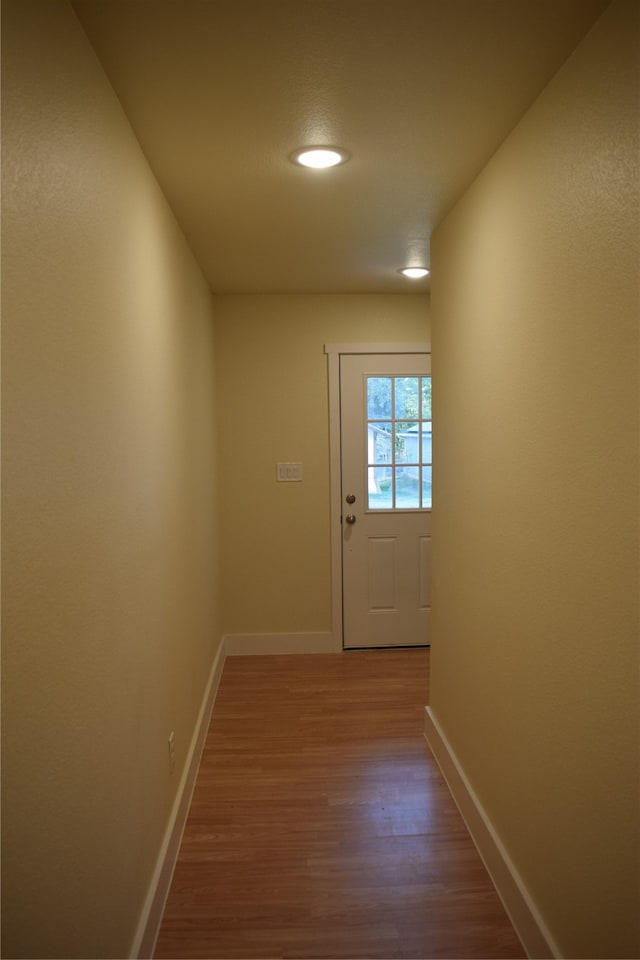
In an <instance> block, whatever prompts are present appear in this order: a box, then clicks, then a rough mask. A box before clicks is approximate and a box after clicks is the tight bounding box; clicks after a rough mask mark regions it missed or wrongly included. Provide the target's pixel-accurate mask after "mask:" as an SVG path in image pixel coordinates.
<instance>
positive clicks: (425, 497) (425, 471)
mask: <svg viewBox="0 0 640 960" xmlns="http://www.w3.org/2000/svg"><path fill="white" fill-rule="evenodd" d="M431 504H432V498H431V467H423V468H422V506H423V507H424V509H425V510H430V509H431Z"/></svg>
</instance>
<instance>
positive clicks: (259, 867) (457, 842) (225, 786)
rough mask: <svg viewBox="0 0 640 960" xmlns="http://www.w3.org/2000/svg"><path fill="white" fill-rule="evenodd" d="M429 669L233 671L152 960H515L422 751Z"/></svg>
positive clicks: (230, 667)
mask: <svg viewBox="0 0 640 960" xmlns="http://www.w3.org/2000/svg"><path fill="white" fill-rule="evenodd" d="M428 663H429V652H428V650H424V649H408V650H397V649H396V650H375V651H354V652H352V653H345V654H318V655H308V656H303V657H301V656H275V657H233V658H229V659H227V661H226V663H225V668H224V672H223V676H222V680H221V683H220V688H219V693H218V699H217V701H216V706H215V709H214V714H213V718H212V721H211V726H210V729H209V732H208V735H207V741H206V744H205V749H204V754H203V758H202V763H201V767H200V771H199V775H198V781H197V783H196V788H195V792H194V796H193V801H192V805H191V809H190V813H189V818H188V821H187V826H186V829H185V834H184V838H183V842H182V845H181V849H180V853H179V857H178V862H177V865H176V870H175V874H174V878H173V883H172V887H171V890H170V893H169V898H168V901H167V905H166V908H165V912H164V917H163V922H162V925H161V929H160V935H159V938H158V942H157V945H156V952H155V956H156V957H157V958H160V960H162V958H180V957H193V958H199V957H208V958H220V957H226V958H263V957H264V958H266V957H280V958H294V957H297V958H306V957H326V958H350V957H353V958H356V957H360V958H371V960H374V958H383V957H386V958H390V957H440V958H445V957H459V958H460V957H470V958H472V957H489V956H490V957H495V958H500V957H510V958H517V957H524V956H525V954H524V952H523V950H522V947H521V946H520V943H519V941H518V938H517V937H516V934H515V933H514V931H513V928H512V927H511V924H510V922H509V920H508V918H507V916H506V914H505V912H504V909H503V907H502V905H501V903H500V900H499V898H498V896H497V894H496V892H495V890H494V888H493V886H492V884H491V880H490V879H489V877H488V875H487V873H486V870H485V868H484V866H483V864H482V862H481V860H480V858H479V856H478V854H477V852H476V849H475V847H474V845H473V843H472V841H471V839H470V838H469V835H468V833H467V831H466V828H465V826H464V824H463V822H462V819H461V817H460V815H459V813H458V811H457V808H456V806H455V804H454V802H453V800H452V798H451V796H450V794H449V791H448V789H447V787H446V785H445V784H444V781H443V779H442V777H441V775H440V772H439V770H438V768H437V767H436V765H435V763H434V761H433V759H432V757H431V754H430V753H429V751H428V748H427V746H426V744H425V742H424V738H423V733H422V730H423V711H424V705H425V703H426V702H427V700H428V696H427V693H428Z"/></svg>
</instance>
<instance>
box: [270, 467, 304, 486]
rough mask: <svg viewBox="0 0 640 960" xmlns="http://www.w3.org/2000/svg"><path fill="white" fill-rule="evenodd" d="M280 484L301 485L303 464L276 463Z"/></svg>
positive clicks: (277, 477)
mask: <svg viewBox="0 0 640 960" xmlns="http://www.w3.org/2000/svg"><path fill="white" fill-rule="evenodd" d="M276 479H277V481H278V483H299V482H300V481H301V480H302V464H301V463H276Z"/></svg>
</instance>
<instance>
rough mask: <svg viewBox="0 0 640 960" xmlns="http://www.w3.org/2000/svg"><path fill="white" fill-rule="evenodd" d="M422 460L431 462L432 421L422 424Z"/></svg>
mask: <svg viewBox="0 0 640 960" xmlns="http://www.w3.org/2000/svg"><path fill="white" fill-rule="evenodd" d="M422 462H423V463H431V462H432V456H431V421H429V422H428V423H423V424H422Z"/></svg>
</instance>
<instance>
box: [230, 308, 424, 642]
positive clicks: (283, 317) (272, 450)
mask: <svg viewBox="0 0 640 960" xmlns="http://www.w3.org/2000/svg"><path fill="white" fill-rule="evenodd" d="M215 310H216V404H217V411H218V432H219V443H220V445H219V456H220V461H219V462H220V468H221V469H220V476H219V485H220V505H221V514H220V538H221V549H222V556H223V557H224V564H223V569H222V577H221V585H222V597H223V632H224V633H226V634H236V633H304V632H316V631H320V632H322V631H329V630H330V629H331V591H330V588H331V571H330V564H329V561H330V555H329V534H330V527H329V419H328V381H327V358H326V356H325V355H324V352H323V348H324V344H325V343H351V342H353V343H376V342H381V343H391V342H397V341H403V342H404V341H424V340H428V339H429V298H428V296H427V295H426V294H402V295H388V296H384V295H350V296H341V295H335V296H331V295H319V296H277V295H271V296H246V297H242V296H225V297H216V301H215ZM277 461H301V462H302V464H303V470H304V480H303V482H302V483H276V462H277Z"/></svg>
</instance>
